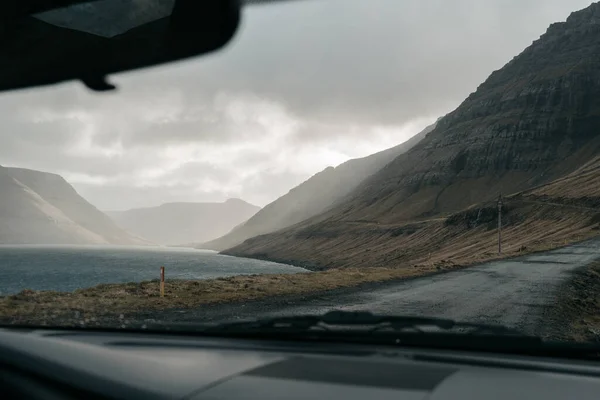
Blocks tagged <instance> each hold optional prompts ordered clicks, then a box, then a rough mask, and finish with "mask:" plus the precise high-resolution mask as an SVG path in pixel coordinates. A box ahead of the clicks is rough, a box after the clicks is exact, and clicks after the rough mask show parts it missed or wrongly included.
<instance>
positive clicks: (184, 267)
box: [0, 245, 308, 295]
mask: <svg viewBox="0 0 600 400" xmlns="http://www.w3.org/2000/svg"><path fill="white" fill-rule="evenodd" d="M161 266H165V268H166V274H165V275H166V279H167V280H168V279H209V278H217V277H227V276H233V275H248V274H265V273H277V274H293V273H299V272H308V271H307V270H305V269H303V268H298V267H293V266H290V265H285V264H278V263H273V262H268V261H260V260H253V259H249V258H239V257H230V256H224V255H220V254H218V253H216V252H212V251H208V250H196V249H188V248H170V247H145V246H54V245H53V246H45V245H20V246H15V245H0V295H7V294H14V293H18V292H20V291H21V290H23V289H33V290H57V291H73V290H75V289H79V288H85V287H90V286H94V285H98V284H100V283H123V282H140V281H144V280H150V279H157V278H159V271H160V267H161Z"/></svg>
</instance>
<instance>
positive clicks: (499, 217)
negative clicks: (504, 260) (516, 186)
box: [498, 193, 502, 254]
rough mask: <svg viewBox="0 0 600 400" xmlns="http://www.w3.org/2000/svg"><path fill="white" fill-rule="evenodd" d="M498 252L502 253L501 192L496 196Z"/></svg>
mask: <svg viewBox="0 0 600 400" xmlns="http://www.w3.org/2000/svg"><path fill="white" fill-rule="evenodd" d="M498 254H502V193H500V196H498Z"/></svg>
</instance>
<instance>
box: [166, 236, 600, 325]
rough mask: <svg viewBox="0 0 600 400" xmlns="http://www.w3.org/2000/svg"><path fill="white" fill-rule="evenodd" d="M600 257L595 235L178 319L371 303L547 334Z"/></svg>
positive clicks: (391, 310)
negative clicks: (561, 295)
mask: <svg viewBox="0 0 600 400" xmlns="http://www.w3.org/2000/svg"><path fill="white" fill-rule="evenodd" d="M597 258H600V240H592V241H587V242H584V243H580V244H576V245H572V246H568V247H564V248H561V249H556V250H552V251H548V252H545V253H537V254H532V255H528V256H523V257H519V258H515V259H510V260H504V261H494V262H489V263H485V264H481V265H478V266H474V267H470V268H465V269H461V270H457V271H452V272H448V273H443V274H437V275H433V276H427V277H422V278H416V279H410V280H405V281H401V282H391V283H383V284H373V285H365V286H363V287H361V288H353V289H341V290H335V291H332V292H329V293H326V294H319V295H313V296H305V297H302V298H289V299H271V300H261V301H252V302H248V303H246V304H244V305H217V306H212V307H210V306H209V307H205V308H203V309H199V310H193V311H187V312H183V311H182V313H181V314H180V315H179V316H178V318H177V319H178V320H179V321H182V320H187V321H196V322H198V321H201V320H203V321H206V320H212V321H216V320H222V319H227V320H232V319H233V320H235V319H246V318H258V317H268V316H281V315H298V314H320V313H324V312H327V311H330V310H334V309H337V310H353V311H355V310H369V311H372V312H375V313H381V314H398V315H420V316H432V317H443V318H451V319H455V320H458V321H470V322H479V323H492V324H501V325H505V326H510V327H514V328H517V329H519V330H521V331H522V332H526V333H530V334H544V333H545V332H544V331H545V330H547V328H548V325H549V324H550V321H549V318H550V317H549V315H551V312H550V311H551V307H552V305H553V302H554V299H555V296H556V294H557V291H558V288H559V287H560V284H561V283H562V282H564V281H565V280H566V279H568V277H569V276H570V273H571V272H572V271H574V270H575V269H577V268H579V267H583V266H585V265H587V264H589V263H590V262H592V261H593V260H595V259H597ZM161 317H165V318H167V319H172V316H171V318H168V317H167V316H166V315H164V316H158V318H157V319H162V318H161ZM554 323H556V321H554ZM559 323H560V322H559Z"/></svg>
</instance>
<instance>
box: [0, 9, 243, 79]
mask: <svg viewBox="0 0 600 400" xmlns="http://www.w3.org/2000/svg"><path fill="white" fill-rule="evenodd" d="M4 1H6V0H4ZM11 1H14V4H15V5H16V4H19V6H18V9H17V7H16V6H14V5H13V7H12V8H11V7H10V6H6V5H5V4H3V5H0V13H2V9H3V8H6V9H7V10H9V12H8V13H4V17H0V57H1V58H2V60H3V62H2V63H0V90H10V89H17V88H24V87H30V86H39V85H47V84H53V83H58V82H61V81H66V80H72V79H79V80H81V81H82V82H83V83H85V85H86V86H88V87H89V88H91V89H93V90H110V89H113V88H114V86H112V85H111V84H110V83H108V82H107V81H106V76H107V75H109V74H111V73H115V72H121V71H127V70H132V69H136V68H141V67H146V66H150V65H155V64H161V63H165V62H169V61H174V60H180V59H183V58H187V57H192V56H196V55H200V54H204V53H207V52H210V51H214V50H217V49H219V48H221V47H223V46H224V45H225V44H227V43H228V42H229V40H230V39H231V38H232V37H233V35H234V33H235V31H236V29H237V26H238V23H239V17H240V5H239V1H238V0H96V1H87V2H81V1H74V0H11ZM8 3H10V2H8ZM24 3H28V4H29V6H27V5H23V4H24ZM65 4H67V6H65ZM59 6H62V8H58V7H59ZM40 10H41V12H39V11H40ZM6 15H10V18H7V17H6Z"/></svg>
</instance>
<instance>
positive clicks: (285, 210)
mask: <svg viewBox="0 0 600 400" xmlns="http://www.w3.org/2000/svg"><path fill="white" fill-rule="evenodd" d="M434 127H435V124H433V125H430V126H428V127H427V128H425V129H424V130H423V131H422V132H420V133H418V134H417V135H415V136H413V137H412V138H410V139H409V140H407V141H406V142H404V143H402V144H400V145H398V146H395V147H392V148H390V149H387V150H384V151H381V152H379V153H375V154H372V155H370V156H368V157H364V158H357V159H353V160H349V161H347V162H345V163H343V164H341V165H339V166H338V167H336V168H333V167H328V168H326V169H324V170H323V171H321V172H319V173H318V174H316V175H314V176H312V177H311V178H310V179H308V180H307V181H305V182H304V183H302V184H300V185H298V186H297V187H295V188H293V189H292V190H290V191H289V193H287V194H286V195H284V196H282V197H280V198H278V199H277V200H275V201H274V202H272V203H270V204H268V205H267V206H265V207H264V208H263V209H262V210H260V211H259V212H258V213H257V214H256V215H255V216H254V217H252V218H250V219H249V220H248V221H247V222H245V223H244V224H242V225H240V226H237V227H236V228H235V229H234V230H232V231H231V232H229V233H228V234H227V235H225V236H223V237H220V238H218V239H216V240H213V241H211V242H208V243H204V244H202V245H200V246H199V247H201V248H206V249H212V250H219V251H220V250H224V249H226V248H229V247H232V246H236V245H238V244H240V243H242V242H243V241H245V240H246V239H248V238H251V237H253V236H257V235H262V234H265V233H270V232H275V231H277V230H279V229H283V228H286V227H289V226H292V225H294V224H296V223H298V222H301V221H303V220H305V219H307V218H310V217H313V216H315V215H317V214H319V213H321V212H323V211H325V210H326V209H327V208H329V207H331V206H333V205H335V204H336V203H337V202H338V201H340V200H341V199H342V198H344V196H346V195H347V194H348V193H350V192H351V191H352V190H354V189H355V188H356V187H357V186H358V185H359V184H360V183H361V182H362V181H363V180H365V179H366V178H367V177H369V176H370V175H372V174H373V173H375V172H376V171H378V170H379V169H381V168H382V167H383V166H384V165H386V164H387V163H388V162H390V161H392V160H393V159H394V158H395V157H396V156H398V155H400V154H402V153H404V152H406V151H407V150H409V149H410V148H412V147H413V146H415V145H416V144H417V143H418V142H419V141H420V140H422V139H423V138H424V137H425V135H427V134H428V133H429V132H431V131H432V130H433V129H434Z"/></svg>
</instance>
